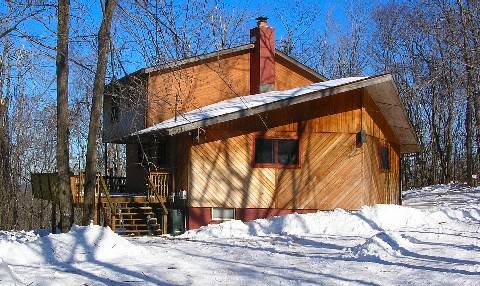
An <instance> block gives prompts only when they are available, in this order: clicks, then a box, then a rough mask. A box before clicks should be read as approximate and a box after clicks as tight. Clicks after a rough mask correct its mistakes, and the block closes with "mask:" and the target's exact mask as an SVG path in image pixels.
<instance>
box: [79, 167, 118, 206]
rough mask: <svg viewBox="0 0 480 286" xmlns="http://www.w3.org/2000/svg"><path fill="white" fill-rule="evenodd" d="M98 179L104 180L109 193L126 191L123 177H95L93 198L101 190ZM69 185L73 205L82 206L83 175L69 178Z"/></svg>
mask: <svg viewBox="0 0 480 286" xmlns="http://www.w3.org/2000/svg"><path fill="white" fill-rule="evenodd" d="M100 179H102V180H105V184H106V187H107V188H108V189H109V191H110V193H125V191H126V178H125V177H111V176H106V177H105V176H101V175H100V174H98V175H97V181H96V186H95V197H98V194H99V192H100V189H101V185H100ZM70 185H71V190H72V196H73V203H74V204H83V202H84V190H85V173H83V172H82V173H80V174H78V175H74V176H71V177H70Z"/></svg>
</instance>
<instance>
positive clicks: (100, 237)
mask: <svg viewBox="0 0 480 286" xmlns="http://www.w3.org/2000/svg"><path fill="white" fill-rule="evenodd" d="M142 253H144V250H143V248H142V247H140V246H137V245H134V244H132V243H131V242H129V241H128V240H127V239H125V238H123V237H121V236H118V235H117V234H116V233H114V232H113V231H112V230H111V229H110V228H104V227H100V226H94V225H91V226H73V227H72V229H71V231H70V232H68V233H64V234H49V235H46V236H40V235H37V234H35V233H34V232H33V231H32V232H8V231H3V232H0V259H2V260H3V261H4V262H5V263H7V264H16V265H18V264H20V265H24V264H31V263H44V262H49V263H71V262H79V261H94V260H99V261H111V260H114V259H116V258H120V257H125V256H129V255H133V254H134V255H138V254H142Z"/></svg>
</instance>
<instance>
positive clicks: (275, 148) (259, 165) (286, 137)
mask: <svg viewBox="0 0 480 286" xmlns="http://www.w3.org/2000/svg"><path fill="white" fill-rule="evenodd" d="M257 139H266V140H273V158H274V161H275V162H278V143H277V142H278V140H296V141H297V142H298V162H297V164H290V165H283V164H280V163H257V162H256V161H255V154H256V151H257V146H256V145H257ZM251 154H252V155H251V162H250V164H251V166H252V167H253V168H275V169H299V168H301V165H302V160H301V154H302V144H301V142H300V138H299V136H298V135H283V136H268V135H261V136H254V137H253V143H252V150H251Z"/></svg>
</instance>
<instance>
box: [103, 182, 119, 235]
mask: <svg viewBox="0 0 480 286" xmlns="http://www.w3.org/2000/svg"><path fill="white" fill-rule="evenodd" d="M98 178H99V180H100V186H101V187H102V189H103V192H104V194H105V197H106V198H107V203H108V206H109V207H110V210H111V224H110V228H111V229H112V230H113V231H115V216H116V214H117V209H116V207H115V205H114V204H113V202H112V199H111V197H110V191H109V190H108V187H107V183H106V182H105V180H104V179H103V177H102V176H98ZM98 196H99V197H100V198H101V197H102V193H101V192H100V191H99V194H98ZM100 207H101V208H102V210H103V211H104V215H105V209H104V207H103V204H102V203H101V200H100Z"/></svg>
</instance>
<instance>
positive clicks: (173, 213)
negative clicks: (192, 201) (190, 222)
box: [168, 208, 185, 235]
mask: <svg viewBox="0 0 480 286" xmlns="http://www.w3.org/2000/svg"><path fill="white" fill-rule="evenodd" d="M184 232H185V210H184V209H179V208H175V209H169V210H168V233H169V234H171V235H179V234H182V233H184Z"/></svg>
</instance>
